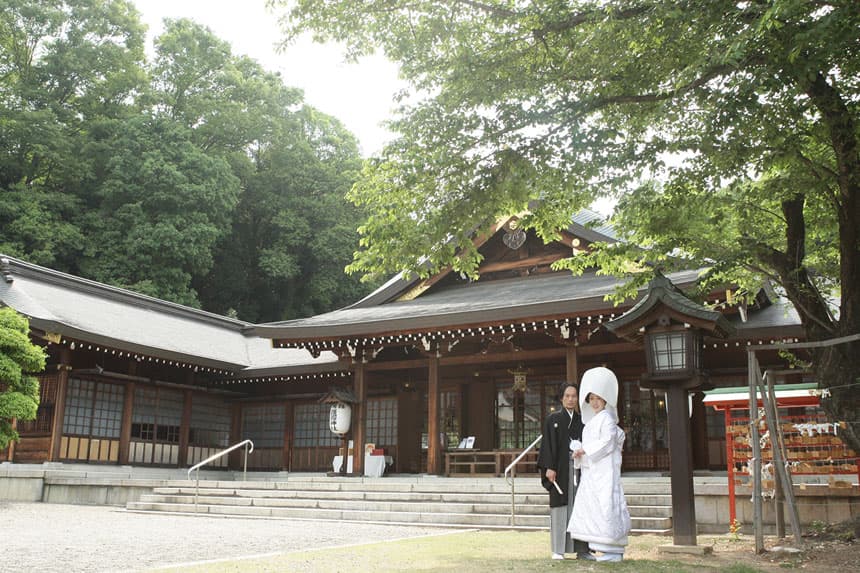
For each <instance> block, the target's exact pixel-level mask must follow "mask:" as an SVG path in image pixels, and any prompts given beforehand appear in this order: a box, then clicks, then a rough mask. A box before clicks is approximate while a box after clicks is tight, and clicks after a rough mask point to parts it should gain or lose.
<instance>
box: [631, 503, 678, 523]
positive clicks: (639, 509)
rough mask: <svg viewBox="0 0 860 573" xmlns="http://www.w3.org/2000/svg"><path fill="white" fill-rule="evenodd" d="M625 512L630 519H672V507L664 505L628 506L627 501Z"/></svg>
mask: <svg viewBox="0 0 860 573" xmlns="http://www.w3.org/2000/svg"><path fill="white" fill-rule="evenodd" d="M627 510H628V511H630V516H631V517H668V518H669V519H671V518H672V506H671V505H669V506H666V505H630V504H629V501H628V505H627Z"/></svg>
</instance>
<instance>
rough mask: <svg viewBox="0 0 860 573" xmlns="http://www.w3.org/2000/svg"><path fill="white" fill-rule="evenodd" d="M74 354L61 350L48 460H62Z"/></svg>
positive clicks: (64, 349)
mask: <svg viewBox="0 0 860 573" xmlns="http://www.w3.org/2000/svg"><path fill="white" fill-rule="evenodd" d="M71 363H72V352H71V350H69V349H68V348H66V347H63V348H62V349H61V350H60V364H59V365H58V366H57V368H58V369H59V376H57V401H56V402H55V403H54V419H53V420H52V421H51V449H50V451H49V452H48V460H49V461H56V460H58V459H60V444H61V443H62V438H63V420H64V418H65V417H66V388H67V387H68V385H69V370H70V369H71V368H72V366H71Z"/></svg>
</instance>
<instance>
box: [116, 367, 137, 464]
mask: <svg viewBox="0 0 860 573" xmlns="http://www.w3.org/2000/svg"><path fill="white" fill-rule="evenodd" d="M134 389H135V384H134V382H129V383H128V384H126V385H125V397H124V401H123V404H122V425H121V426H120V430H119V463H120V465H126V464H128V463H129V452H130V450H131V417H132V415H133V414H134Z"/></svg>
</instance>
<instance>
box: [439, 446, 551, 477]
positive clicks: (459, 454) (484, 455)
mask: <svg viewBox="0 0 860 573" xmlns="http://www.w3.org/2000/svg"><path fill="white" fill-rule="evenodd" d="M520 452H521V450H470V449H456V450H449V451H447V452H445V475H446V476H448V477H466V476H480V475H492V476H496V477H500V476H502V475H504V473H505V468H506V467H507V466H508V465H509V464H510V463H511V462H512V461H513V460H514V458H516V457H517V456H518V455H519V454H520ZM513 473H515V474H516V475H537V473H538V472H537V452H534V451H532V452H529V453H528V454H526V456H525V457H524V458H523V459H522V460H520V463H519V464H517V467H516V468H514V470H513Z"/></svg>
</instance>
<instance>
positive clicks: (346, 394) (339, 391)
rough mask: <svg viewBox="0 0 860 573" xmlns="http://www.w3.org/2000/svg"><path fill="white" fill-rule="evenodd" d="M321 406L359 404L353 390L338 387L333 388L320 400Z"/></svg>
mask: <svg viewBox="0 0 860 573" xmlns="http://www.w3.org/2000/svg"><path fill="white" fill-rule="evenodd" d="M319 401H320V403H321V404H336V403H338V402H345V403H347V404H355V403H357V402H358V398H356V397H355V394H353V392H352V390H350V389H349V388H340V387H337V386H334V387H332V388H331V389H330V390H329V392H328V394H326V395H325V396H323V397H322V398H320V400H319Z"/></svg>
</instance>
